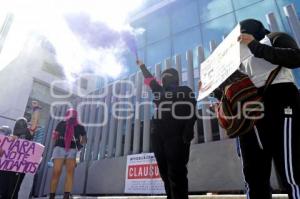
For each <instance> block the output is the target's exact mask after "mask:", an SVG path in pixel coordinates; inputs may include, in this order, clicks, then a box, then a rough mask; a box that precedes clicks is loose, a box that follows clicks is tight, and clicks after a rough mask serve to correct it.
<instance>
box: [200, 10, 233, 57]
mask: <svg viewBox="0 0 300 199" xmlns="http://www.w3.org/2000/svg"><path fill="white" fill-rule="evenodd" d="M236 24H237V23H236V21H235V18H234V15H233V14H228V15H225V16H222V17H219V18H217V19H214V20H213V21H210V22H208V23H206V24H203V27H202V35H203V47H204V51H205V55H206V56H208V55H209V54H210V53H209V52H210V44H209V43H210V41H212V40H214V41H215V42H216V43H217V44H219V43H220V42H221V41H222V38H223V36H224V35H228V34H229V33H230V32H231V31H232V29H233V28H234V27H235V26H236Z"/></svg>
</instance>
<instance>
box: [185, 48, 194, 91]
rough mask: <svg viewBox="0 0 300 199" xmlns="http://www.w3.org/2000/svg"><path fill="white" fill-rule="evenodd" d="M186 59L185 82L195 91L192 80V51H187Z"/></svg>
mask: <svg viewBox="0 0 300 199" xmlns="http://www.w3.org/2000/svg"><path fill="white" fill-rule="evenodd" d="M186 59H187V78H188V79H187V80H188V86H189V87H190V88H191V89H192V90H193V91H194V90H195V80H194V61H193V51H192V50H188V51H187V52H186Z"/></svg>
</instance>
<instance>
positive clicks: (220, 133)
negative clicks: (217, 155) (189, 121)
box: [208, 41, 227, 141]
mask: <svg viewBox="0 0 300 199" xmlns="http://www.w3.org/2000/svg"><path fill="white" fill-rule="evenodd" d="M210 47H211V48H210V52H211V53H212V52H213V51H214V50H215V49H216V48H217V44H216V42H215V41H211V45H210ZM218 126H219V135H220V139H221V140H223V139H226V138H227V135H226V133H225V130H224V129H223V128H222V127H221V126H220V125H218ZM211 136H212V137H211V138H210V137H209V140H208V141H212V140H213V135H211Z"/></svg>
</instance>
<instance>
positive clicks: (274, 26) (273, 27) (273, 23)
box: [266, 12, 280, 32]
mask: <svg viewBox="0 0 300 199" xmlns="http://www.w3.org/2000/svg"><path fill="white" fill-rule="evenodd" d="M266 18H267V22H268V24H269V28H270V31H271V32H279V31H280V29H279V25H278V23H277V20H276V17H275V14H274V13H273V12H271V13H269V14H266Z"/></svg>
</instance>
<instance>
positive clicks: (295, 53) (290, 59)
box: [240, 33, 300, 68]
mask: <svg viewBox="0 0 300 199" xmlns="http://www.w3.org/2000/svg"><path fill="white" fill-rule="evenodd" d="M240 41H241V42H242V43H245V44H246V45H248V47H249V49H250V51H251V52H252V53H253V55H254V56H255V57H258V58H263V59H265V60H266V61H269V62H271V63H272V64H275V65H280V66H283V67H287V68H296V67H299V66H300V49H299V48H298V46H297V44H296V42H295V40H294V39H293V38H292V37H291V36H289V35H287V34H284V33H278V35H277V36H276V37H275V38H274V40H273V41H274V42H273V43H274V46H268V45H265V44H261V43H259V42H258V41H256V40H255V39H254V37H253V36H252V35H249V34H242V35H241V36H240Z"/></svg>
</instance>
